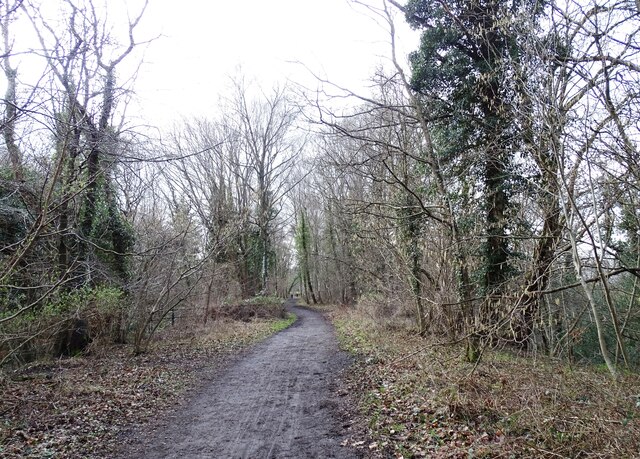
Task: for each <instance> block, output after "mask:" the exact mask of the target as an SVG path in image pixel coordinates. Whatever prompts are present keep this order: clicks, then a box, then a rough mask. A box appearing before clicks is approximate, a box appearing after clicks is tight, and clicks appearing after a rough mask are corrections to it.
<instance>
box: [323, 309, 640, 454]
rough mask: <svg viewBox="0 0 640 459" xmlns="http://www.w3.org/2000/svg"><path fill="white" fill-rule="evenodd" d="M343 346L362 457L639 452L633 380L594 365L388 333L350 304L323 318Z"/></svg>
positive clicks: (637, 382)
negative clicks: (361, 423) (467, 351)
mask: <svg viewBox="0 0 640 459" xmlns="http://www.w3.org/2000/svg"><path fill="white" fill-rule="evenodd" d="M330 316H331V318H332V320H333V322H334V324H335V325H336V329H337V331H338V337H339V341H340V343H341V346H342V347H343V348H344V349H345V350H347V351H349V352H351V353H352V354H355V355H357V356H359V357H360V358H359V359H358V362H359V363H357V364H356V365H355V368H354V371H353V372H352V374H351V376H350V377H349V381H348V385H349V387H350V389H349V390H350V392H351V393H352V394H357V395H356V398H357V400H358V401H359V402H358V405H359V410H360V412H361V413H362V415H363V416H364V418H365V420H366V423H367V431H368V436H369V438H368V439H361V440H359V441H354V446H357V447H359V448H361V449H363V450H365V456H367V457H396V458H401V457H403V458H409V457H430V458H444V457H446V458H482V457H486V458H489V457H490V458H521V457H522V458H525V457H527V458H545V457H548V458H559V457H560V458H563V457H565V458H604V457H607V458H632V457H640V377H639V376H638V375H635V374H626V375H624V376H622V377H621V378H620V380H619V381H618V382H617V383H613V382H612V381H611V379H610V378H609V376H608V375H607V374H606V373H605V372H603V371H599V370H598V369H597V368H585V367H569V366H567V365H564V364H562V363H559V362H554V361H551V360H549V359H546V358H537V359H534V358H531V357H528V358H525V357H519V356H516V355H513V354H511V353H508V352H493V351H486V352H485V354H484V356H483V361H482V363H481V364H480V365H479V366H477V367H474V366H473V365H471V364H468V363H465V362H464V361H463V359H462V355H463V353H464V349H463V348H462V347H456V346H441V345H438V344H437V343H435V342H433V341H427V340H425V339H421V338H419V337H417V336H415V335H414V334H411V333H410V332H407V331H403V330H398V329H396V330H390V329H387V328H384V327H381V326H378V325H377V324H375V323H374V322H373V321H372V320H371V319H370V318H368V317H367V316H365V315H363V314H360V313H358V312H357V311H353V310H345V309H340V310H334V312H332V313H331V314H330Z"/></svg>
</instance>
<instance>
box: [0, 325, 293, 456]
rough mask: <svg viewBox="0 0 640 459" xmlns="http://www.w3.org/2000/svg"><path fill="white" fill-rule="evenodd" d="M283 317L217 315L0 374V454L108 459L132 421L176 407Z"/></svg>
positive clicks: (151, 417)
mask: <svg viewBox="0 0 640 459" xmlns="http://www.w3.org/2000/svg"><path fill="white" fill-rule="evenodd" d="M290 323H291V320H262V319H258V320H253V321H250V322H245V321H237V320H236V321H234V320H220V321H212V322H209V323H208V324H207V325H202V324H201V325H197V326H191V327H187V328H185V327H175V328H171V329H167V330H165V331H163V332H162V333H161V334H160V336H159V339H158V340H156V341H154V342H153V343H152V344H151V345H150V348H149V349H148V351H147V352H145V353H144V354H142V355H138V356H132V351H133V349H132V347H131V346H117V347H114V346H109V347H104V348H93V349H91V353H90V354H89V355H87V356H81V357H73V358H64V359H59V360H55V361H49V362H43V363H37V364H35V363H34V364H30V365H28V366H26V367H23V368H21V369H19V370H16V371H11V372H9V371H6V370H5V371H4V373H1V374H0V390H1V391H2V397H0V457H3V458H11V459H13V458H16V459H17V458H34V459H35V458H38V459H40V458H49V457H50V458H112V457H114V454H115V453H114V452H115V451H116V450H117V449H119V448H120V447H121V445H122V442H123V439H124V440H125V441H130V440H131V432H132V431H133V430H135V429H134V427H135V426H140V425H143V424H145V423H154V422H157V418H158V416H159V415H160V414H162V413H165V412H171V411H172V410H175V409H179V408H180V407H181V406H183V405H184V403H186V401H187V400H189V399H190V398H191V397H193V396H194V395H195V394H197V393H198V391H199V390H200V388H201V387H203V386H206V385H207V384H208V383H210V382H211V380H212V379H213V378H215V377H216V374H217V373H218V372H219V371H220V370H221V369H223V368H225V367H226V365H229V364H230V362H232V361H234V360H235V359H236V358H238V356H239V355H240V356H241V355H242V354H243V352H245V351H246V350H247V349H248V348H250V347H251V345H253V344H255V343H257V342H259V341H261V340H263V339H264V338H266V337H267V336H269V335H271V334H273V333H274V332H276V331H278V330H280V329H282V328H284V327H286V326H287V325H289V324H290Z"/></svg>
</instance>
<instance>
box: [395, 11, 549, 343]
mask: <svg viewBox="0 0 640 459" xmlns="http://www.w3.org/2000/svg"><path fill="white" fill-rule="evenodd" d="M539 9H540V6H539V5H537V4H534V3H531V2H529V1H528V0H520V1H517V2H507V1H505V0H480V1H472V0H454V1H452V2H446V3H445V2H432V1H428V0H411V1H409V3H408V4H407V6H406V7H403V10H404V11H405V13H406V17H407V20H408V21H409V23H410V24H411V25H412V26H414V27H416V28H419V29H421V30H422V38H421V42H420V48H419V49H418V50H417V51H415V52H414V53H412V55H411V64H412V71H413V73H412V80H411V84H412V87H413V89H414V90H415V91H417V92H418V93H419V94H421V95H422V97H424V98H425V100H427V101H428V103H429V107H430V108H432V109H433V111H434V113H432V114H430V115H431V117H432V119H433V120H434V121H432V122H431V123H430V127H431V128H432V129H433V132H434V133H435V138H436V142H435V149H436V154H437V155H438V157H439V161H440V162H441V163H442V164H443V167H444V171H445V173H446V174H450V177H448V179H449V180H451V181H454V182H456V181H459V180H460V179H459V178H456V177H457V175H459V174H461V173H464V174H471V177H472V181H473V182H474V183H481V184H482V185H483V186H482V188H481V192H482V198H481V203H482V204H481V205H480V206H479V208H478V211H479V212H482V214H483V220H484V221H483V225H482V232H481V233H479V232H477V231H476V232H473V233H471V232H470V231H472V230H471V229H464V227H463V226H460V227H459V229H460V228H463V229H464V230H465V231H466V232H468V233H469V234H466V233H465V234H464V235H461V236H462V237H463V238H464V239H469V240H472V239H477V240H480V241H482V245H481V247H482V250H481V251H480V254H481V260H480V261H479V264H480V266H481V280H480V282H479V283H478V284H477V285H478V292H477V293H478V294H480V295H482V296H484V298H485V300H484V302H483V304H482V307H481V309H480V312H481V314H480V316H479V317H478V319H479V322H480V323H481V324H482V327H483V329H484V332H483V333H485V334H489V335H491V334H494V333H496V332H497V330H496V329H495V326H496V325H497V324H498V323H499V321H500V317H501V315H502V314H504V313H505V311H504V310H502V309H504V306H503V305H502V301H501V297H502V296H503V294H504V291H505V288H506V283H507V282H508V281H509V279H510V278H511V274H512V268H511V266H510V252H511V248H510V243H509V238H508V233H509V230H510V228H509V226H508V222H510V221H512V219H510V214H511V213H512V211H513V207H514V203H512V202H511V201H510V198H509V196H510V189H511V188H512V187H513V186H514V184H515V183H516V182H517V179H518V175H517V173H516V172H515V169H514V164H513V160H514V156H515V155H516V153H517V152H518V150H519V149H520V148H521V146H520V144H521V143H522V142H521V139H520V138H519V133H518V128H517V123H516V122H515V117H516V115H515V113H516V112H517V109H518V107H517V104H518V99H517V87H516V84H515V78H513V75H514V68H513V66H514V62H516V61H517V59H518V55H519V52H520V51H519V45H518V35H517V33H518V32H517V30H518V28H517V27H516V25H517V18H518V17H519V15H526V14H528V15H529V17H528V18H527V19H528V20H530V19H531V17H535V15H536V14H538V12H539ZM462 171H464V172H462ZM453 190H456V191H453ZM451 191H452V192H454V193H465V192H468V190H467V189H466V188H465V187H462V186H460V187H458V188H456V187H452V188H451ZM469 198H475V196H473V195H472V196H469ZM472 200H473V199H472ZM471 296H476V295H471Z"/></svg>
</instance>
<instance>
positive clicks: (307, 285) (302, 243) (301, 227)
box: [296, 209, 318, 304]
mask: <svg viewBox="0 0 640 459" xmlns="http://www.w3.org/2000/svg"><path fill="white" fill-rule="evenodd" d="M310 239H311V231H310V229H309V225H308V223H307V217H306V215H305V210H304V209H302V210H300V212H299V220H298V226H297V228H296V251H297V253H298V265H299V270H300V281H301V283H302V285H303V287H304V289H305V292H307V293H308V295H309V296H310V298H311V300H312V301H313V304H317V303H318V300H317V298H316V295H315V293H314V291H313V283H312V282H311V271H310V267H309V246H310V244H311V240H310ZM307 301H308V300H307Z"/></svg>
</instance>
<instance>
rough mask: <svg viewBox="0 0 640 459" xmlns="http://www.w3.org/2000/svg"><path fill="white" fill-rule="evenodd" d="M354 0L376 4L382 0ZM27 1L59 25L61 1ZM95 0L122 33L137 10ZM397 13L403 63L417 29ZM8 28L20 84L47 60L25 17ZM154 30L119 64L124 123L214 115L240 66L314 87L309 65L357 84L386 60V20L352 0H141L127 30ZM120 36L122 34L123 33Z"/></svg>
mask: <svg viewBox="0 0 640 459" xmlns="http://www.w3.org/2000/svg"><path fill="white" fill-rule="evenodd" d="M74 1H75V2H76V3H77V4H82V2H83V1H85V0H74ZM361 1H362V2H364V3H367V4H368V5H372V6H375V7H380V6H381V5H382V0H361ZM34 3H38V4H39V6H38V9H39V11H40V12H41V14H43V15H44V16H45V17H47V21H48V23H49V24H50V25H51V26H52V27H53V28H54V29H56V28H57V26H60V27H64V23H63V22H61V23H59V25H58V23H57V22H56V21H55V20H53V19H50V18H54V17H56V16H57V11H59V9H60V5H61V3H62V2H61V1H60V0H34ZM93 3H94V5H95V6H96V8H97V9H99V10H103V8H106V11H107V15H108V17H109V22H110V23H111V24H115V26H114V33H115V35H116V36H122V34H123V33H126V25H127V13H126V11H127V10H129V12H130V15H132V16H135V15H137V14H138V13H139V11H140V8H141V6H142V4H143V3H144V0H93ZM396 17H397V19H396V28H397V40H398V57H399V59H401V60H403V61H404V62H405V63H406V55H407V54H408V53H409V52H410V51H412V50H414V49H416V48H417V46H418V34H417V33H416V32H414V31H412V30H410V29H409V27H408V26H407V25H406V24H405V22H404V18H403V17H402V15H401V14H397V15H396ZM11 30H12V34H13V35H14V39H15V41H14V42H13V48H12V51H14V52H15V55H14V56H13V57H12V63H13V65H14V66H17V68H18V73H19V80H20V82H19V84H22V88H23V90H26V89H25V88H28V87H29V84H35V83H36V82H38V80H39V78H41V76H42V75H43V72H44V71H45V70H44V67H45V62H44V60H43V59H41V58H40V57H38V56H37V55H34V54H33V53H32V52H31V51H30V50H31V49H38V48H39V47H40V46H39V43H38V40H37V38H36V36H35V34H34V32H33V28H32V25H31V24H30V23H29V21H28V20H27V19H26V17H24V16H22V17H21V18H20V20H19V21H18V22H16V23H15V24H13V25H12V29H11ZM59 32H62V31H59ZM62 35H63V34H61V36H62ZM153 37H158V38H157V39H156V40H154V41H153V42H151V43H149V44H147V45H144V46H141V47H139V48H138V49H137V51H136V52H135V53H134V54H132V55H129V56H127V58H126V59H125V60H124V61H123V62H122V63H121V64H120V65H119V66H118V68H117V71H118V78H119V84H125V85H126V86H127V87H129V86H130V85H128V84H126V82H125V80H127V79H128V78H130V77H131V75H133V74H135V73H136V70H137V69H138V66H139V64H140V61H141V60H142V65H141V66H140V67H139V70H138V73H137V77H136V81H135V82H134V84H133V89H134V91H135V93H136V95H135V97H134V98H133V100H132V101H130V102H129V103H128V105H127V109H126V110H127V117H128V118H129V121H128V123H127V124H128V125H129V126H144V125H147V126H155V127H160V128H166V127H170V126H171V125H172V124H173V123H174V122H176V121H180V120H181V119H183V118H190V117H194V116H198V117H200V116H207V115H214V114H216V105H217V102H218V100H219V98H220V95H221V94H222V93H224V91H225V88H226V87H227V85H228V84H229V79H230V77H232V76H233V75H238V73H241V74H243V75H245V76H246V77H247V79H249V80H256V81H257V82H258V83H259V84H261V85H262V86H263V87H266V88H268V87H270V86H272V85H274V84H276V83H284V82H285V81H286V80H287V79H290V80H292V81H294V82H296V83H301V84H304V85H305V86H306V87H309V88H312V89H314V88H315V87H316V86H317V82H316V80H315V79H314V77H313V76H312V73H311V72H313V73H315V74H317V75H319V76H321V77H322V78H325V79H327V80H329V81H331V82H333V83H336V84H338V85H340V86H342V87H346V88H349V89H351V90H354V91H357V92H364V91H366V89H364V88H365V86H366V85H367V83H368V82H369V79H370V78H371V77H372V76H373V74H374V72H375V69H376V68H377V67H379V66H380V64H381V63H382V64H384V65H385V66H386V67H391V63H390V61H389V56H390V55H391V47H390V44H389V42H390V38H389V31H388V26H387V25H386V24H382V23H381V21H380V19H379V18H378V21H377V22H376V20H375V19H374V15H373V14H372V13H371V12H368V11H367V9H366V8H365V7H363V6H362V5H357V4H354V3H353V2H351V1H350V0H180V1H179V2H178V1H176V0H149V4H148V7H147V10H146V12H145V14H144V16H143V17H142V20H141V22H140V24H139V27H138V28H137V29H136V31H135V38H136V41H146V40H149V39H151V38H153ZM121 42H123V43H126V42H127V38H126V35H124V36H122V38H121ZM120 49H122V48H120ZM118 52H120V51H118ZM3 77H4V75H3V74H2V73H1V72H0V93H4V90H5V81H4V78H3ZM119 108H120V109H122V108H123V104H122V103H121V104H120V106H119Z"/></svg>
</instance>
